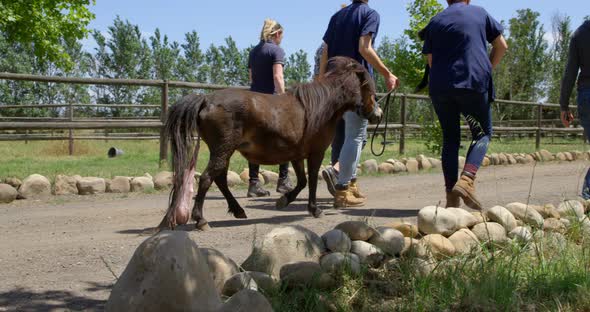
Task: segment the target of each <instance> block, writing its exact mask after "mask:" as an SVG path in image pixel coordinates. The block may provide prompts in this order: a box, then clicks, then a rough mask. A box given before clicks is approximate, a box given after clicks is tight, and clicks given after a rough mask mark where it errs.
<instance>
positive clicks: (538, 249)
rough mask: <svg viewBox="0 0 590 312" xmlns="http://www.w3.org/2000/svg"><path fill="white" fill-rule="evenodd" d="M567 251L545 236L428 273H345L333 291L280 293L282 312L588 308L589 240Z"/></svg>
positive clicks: (407, 269) (411, 264)
mask: <svg viewBox="0 0 590 312" xmlns="http://www.w3.org/2000/svg"><path fill="white" fill-rule="evenodd" d="M567 237H568V241H567V243H566V245H565V246H562V247H558V245H556V244H555V243H554V242H553V241H552V240H550V239H539V240H538V241H535V242H532V243H530V244H529V245H527V246H524V247H523V246H517V245H509V246H508V247H507V248H505V249H503V250H500V249H496V250H492V249H484V250H483V251H480V252H474V253H472V254H469V255H465V256H461V257H457V258H453V259H449V260H445V261H442V262H439V264H438V265H437V266H436V268H435V270H434V271H433V273H432V274H430V275H423V274H419V273H416V272H417V269H416V267H415V261H414V259H411V258H406V259H400V260H399V261H398V262H397V263H396V264H395V265H393V266H391V267H389V268H388V269H381V270H373V271H368V272H366V273H365V274H364V275H363V276H360V277H352V276H349V275H343V276H341V277H340V280H339V281H338V285H339V286H338V287H336V288H334V289H331V290H324V291H322V290H318V289H313V288H310V287H306V288H303V289H281V290H279V291H278V292H276V293H273V294H270V300H271V302H272V304H273V306H274V308H275V311H277V312H290V311H293V312H294V311H301V312H303V311H342V312H349V311H370V312H381V311H383V312H385V311H433V312H435V311H590V249H589V247H590V238H588V237H586V238H585V240H583V241H579V240H577V243H576V242H575V241H576V239H575V237H572V236H571V235H567Z"/></svg>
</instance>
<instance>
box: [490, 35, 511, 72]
mask: <svg viewBox="0 0 590 312" xmlns="http://www.w3.org/2000/svg"><path fill="white" fill-rule="evenodd" d="M507 50H508V44H507V43H506V40H505V39H504V36H502V35H500V36H498V38H496V39H495V40H494V42H492V52H491V53H490V62H491V63H492V69H496V67H497V66H498V65H500V62H501V61H502V58H504V55H506V51H507Z"/></svg>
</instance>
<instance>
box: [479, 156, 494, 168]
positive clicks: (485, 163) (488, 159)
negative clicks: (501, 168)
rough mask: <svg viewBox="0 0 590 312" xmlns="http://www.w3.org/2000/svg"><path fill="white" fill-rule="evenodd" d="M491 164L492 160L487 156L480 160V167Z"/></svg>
mask: <svg viewBox="0 0 590 312" xmlns="http://www.w3.org/2000/svg"><path fill="white" fill-rule="evenodd" d="M491 164H492V161H491V160H490V158H489V157H488V156H486V157H484V158H483V160H482V162H481V166H482V167H488V166H489V165H491Z"/></svg>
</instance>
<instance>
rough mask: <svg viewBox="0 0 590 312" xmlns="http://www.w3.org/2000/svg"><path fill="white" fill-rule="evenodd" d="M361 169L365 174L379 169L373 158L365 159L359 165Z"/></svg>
mask: <svg viewBox="0 0 590 312" xmlns="http://www.w3.org/2000/svg"><path fill="white" fill-rule="evenodd" d="M361 169H362V170H363V172H364V173H367V174H371V173H377V171H378V170H379V164H378V163H377V160H375V159H369V160H365V161H364V162H363V163H362V165H361Z"/></svg>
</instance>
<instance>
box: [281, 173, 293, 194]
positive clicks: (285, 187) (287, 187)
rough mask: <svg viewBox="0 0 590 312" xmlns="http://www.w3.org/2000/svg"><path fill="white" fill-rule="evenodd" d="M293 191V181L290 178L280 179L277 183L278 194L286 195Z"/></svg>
mask: <svg viewBox="0 0 590 312" xmlns="http://www.w3.org/2000/svg"><path fill="white" fill-rule="evenodd" d="M292 190H293V186H292V185H291V179H289V177H286V178H284V179H279V182H278V183H277V193H281V194H283V195H285V194H287V193H289V192H291V191H292Z"/></svg>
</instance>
